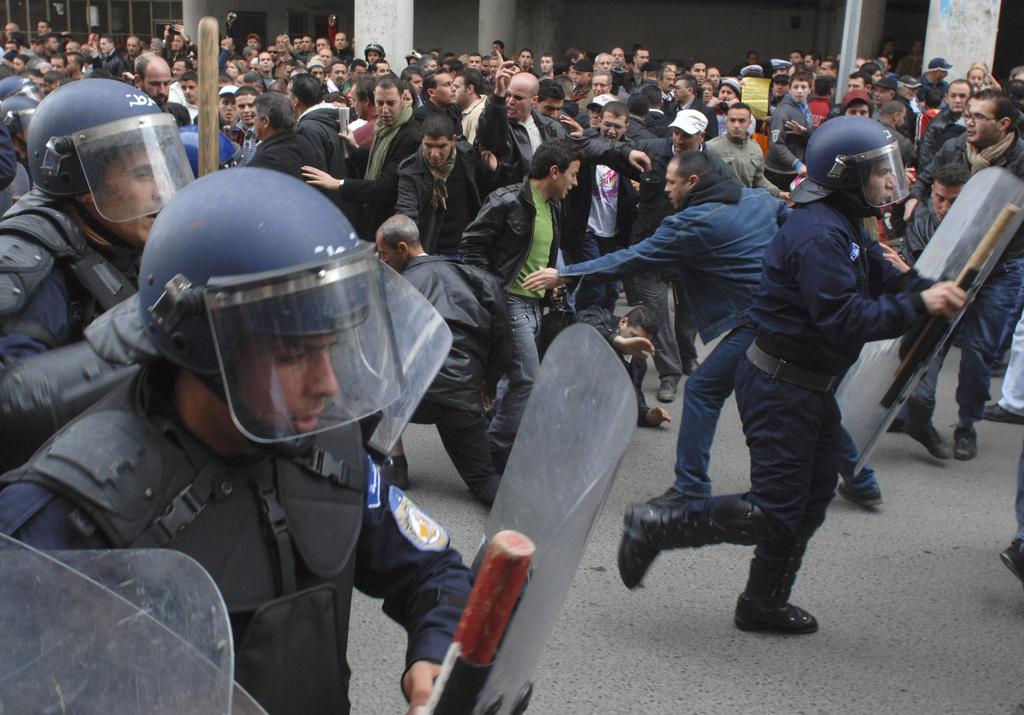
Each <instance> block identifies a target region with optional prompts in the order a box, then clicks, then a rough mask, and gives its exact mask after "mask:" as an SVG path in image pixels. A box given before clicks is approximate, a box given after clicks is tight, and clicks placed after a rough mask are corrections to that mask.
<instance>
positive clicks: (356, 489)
mask: <svg viewBox="0 0 1024 715" xmlns="http://www.w3.org/2000/svg"><path fill="white" fill-rule="evenodd" d="M175 374H176V371H175V369H174V368H171V367H170V366H168V365H167V364H166V363H155V364H153V365H151V366H150V367H148V368H146V370H145V371H143V373H142V374H141V375H140V376H138V377H136V378H135V379H133V380H131V381H129V382H127V383H124V384H123V385H122V386H120V387H119V388H118V389H117V390H115V391H114V392H113V393H112V394H111V395H109V396H108V397H107V398H106V399H105V400H104V401H102V402H101V403H100V404H98V405H96V406H95V407H94V408H93V409H92V410H90V411H89V412H87V413H85V414H84V415H82V416H81V417H80V418H78V419H77V420H76V421H75V422H72V423H71V424H70V425H68V427H66V428H65V429H64V430H62V431H61V432H60V433H59V434H58V435H56V436H55V437H54V438H53V439H52V440H50V442H48V443H47V445H45V446H44V448H43V449H42V450H40V452H39V453H37V454H36V456H35V457H34V458H33V459H32V460H31V461H30V462H29V463H28V464H26V465H25V466H23V467H21V468H19V469H17V470H15V471H14V472H10V473H8V474H6V475H4V476H3V477H2V478H0V481H2V482H5V483H6V484H7V486H6V487H4V488H3V490H2V491H0V532H3V533H6V534H10V535H12V536H14V537H16V538H18V539H20V540H22V541H24V542H25V543H28V544H30V545H32V546H36V547H38V548H42V549H81V548H91V549H97V548H112V547H115V548H116V547H123V548H126V547H133V548H153V547H156V548H171V549H176V550H180V551H182V552H184V553H186V554H188V555H190V556H191V557H193V558H195V559H196V560H197V561H199V563H201V564H202V565H203V566H204V567H205V568H206V569H207V570H208V571H209V572H210V573H211V575H212V576H213V578H214V580H215V581H216V582H217V585H218V587H219V588H220V589H221V591H222V593H223V594H224V597H225V602H226V603H227V606H228V610H229V613H230V615H231V618H232V626H233V630H234V635H235V647H236V649H237V654H236V679H237V680H238V681H239V683H240V684H241V685H243V687H245V688H246V689H247V690H249V692H250V693H252V694H253V695H254V697H256V698H257V700H259V701H260V702H261V704H263V705H264V706H265V707H267V708H268V710H269V711H270V712H272V713H281V712H286V713H288V712H294V713H317V712H332V713H335V712H347V711H348V708H349V705H348V699H347V685H348V680H349V670H348V666H347V664H346V661H345V649H346V642H347V630H348V620H349V606H350V601H351V592H352V587H353V586H354V587H356V588H359V589H360V590H361V591H363V592H365V593H367V594H368V595H370V596H374V597H378V598H383V599H384V611H385V612H386V613H387V614H388V615H389V616H390V617H391V618H393V619H394V620H396V621H398V622H399V623H400V624H402V625H403V626H404V627H405V628H406V629H407V631H408V632H409V646H408V650H407V653H406V663H407V665H411V664H412V663H414V662H416V661H419V660H426V661H431V662H435V663H440V662H441V661H442V660H443V658H444V654H445V651H446V649H447V647H448V645H449V643H450V641H451V637H452V635H453V633H454V630H455V627H456V625H457V623H458V619H459V616H460V614H461V611H462V606H463V605H464V603H465V598H466V596H467V595H468V593H469V589H470V586H471V577H470V573H469V572H468V570H467V569H466V568H465V567H464V566H463V565H462V561H461V558H460V556H459V554H458V553H457V552H456V551H455V550H453V549H452V548H451V546H450V544H449V540H448V536H447V533H446V532H445V531H444V529H443V528H441V527H440V526H439V525H438V524H437V523H436V522H435V521H433V520H432V519H431V518H430V517H429V516H427V515H426V514H424V513H423V512H422V511H420V510H419V509H418V508H417V507H416V506H415V505H414V504H413V503H412V502H411V501H409V499H408V498H407V497H406V496H405V495H404V493H403V492H402V491H401V490H400V489H398V488H397V487H394V486H392V485H390V484H388V483H387V482H384V481H382V480H381V478H380V473H379V470H378V469H377V467H376V466H375V465H374V464H373V463H372V462H371V461H370V460H369V458H368V457H367V455H366V453H365V452H364V451H363V448H362V442H361V439H360V436H359V428H358V425H353V426H351V427H348V428H341V429H338V430H333V431H331V432H330V433H327V434H326V435H324V436H323V437H322V441H323V442H324V446H323V447H319V448H314V449H312V450H310V451H308V452H306V453H304V454H303V455H302V456H298V457H291V456H278V455H275V454H274V453H271V452H267V453H264V454H263V455H261V456H258V457H253V458H250V459H245V460H231V461H229V460H224V459H221V458H219V457H217V456H216V455H215V454H214V453H212V452H211V451H210V450H209V449H208V448H207V447H206V446H205V445H203V444H202V443H200V442H198V441H197V440H196V439H195V438H194V437H193V436H192V435H190V434H189V433H188V432H187V431H186V430H185V428H184V427H183V426H182V424H181V423H180V422H179V421H178V419H177V418H176V417H175V415H174V413H173V411H172V410H171V409H170V408H169V407H167V406H168V405H170V404H173V399H172V397H171V390H172V389H173V378H174V375H175Z"/></svg>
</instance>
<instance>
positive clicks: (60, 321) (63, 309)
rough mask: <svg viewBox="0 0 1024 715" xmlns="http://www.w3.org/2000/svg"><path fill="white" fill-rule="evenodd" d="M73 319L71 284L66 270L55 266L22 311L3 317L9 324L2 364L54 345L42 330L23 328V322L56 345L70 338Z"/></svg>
mask: <svg viewBox="0 0 1024 715" xmlns="http://www.w3.org/2000/svg"><path fill="white" fill-rule="evenodd" d="M69 322H70V321H69V315H68V289H67V285H66V284H65V282H64V274H63V272H61V270H60V269H57V268H55V269H54V270H52V271H51V272H50V275H48V276H47V277H46V278H44V279H43V280H42V282H40V284H39V285H38V286H37V287H36V290H35V292H34V293H33V294H32V298H31V299H30V300H29V302H28V305H26V306H25V308H24V309H23V310H22V311H21V313H18V314H17V315H11V316H7V317H6V318H4V319H0V324H2V323H6V324H7V326H6V329H5V330H4V332H3V333H0V368H4V367H8V366H10V365H11V364H13V363H15V362H17V361H19V360H21V359H23V358H26V357H29V356H31V355H37V354H39V353H42V352H46V351H47V350H49V349H50V346H49V345H47V344H46V343H45V342H44V341H43V340H41V339H40V335H39V334H36V335H31V334H28V333H27V332H19V329H18V328H19V325H23V326H31V329H32V331H38V332H39V333H41V334H45V335H46V340H47V341H49V342H50V343H51V344H52V345H59V344H61V343H62V342H64V341H65V340H66V339H67V333H68V326H69Z"/></svg>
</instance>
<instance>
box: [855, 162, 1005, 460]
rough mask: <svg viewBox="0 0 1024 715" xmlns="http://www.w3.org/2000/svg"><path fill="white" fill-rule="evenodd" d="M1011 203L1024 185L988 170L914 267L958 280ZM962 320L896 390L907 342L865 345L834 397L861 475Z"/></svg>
mask: <svg viewBox="0 0 1024 715" xmlns="http://www.w3.org/2000/svg"><path fill="white" fill-rule="evenodd" d="M1007 204H1012V205H1015V206H1018V207H1021V208H1024V182H1021V181H1020V180H1019V179H1018V178H1016V177H1015V176H1014V175H1013V174H1011V173H1010V172H1008V171H1006V170H1005V169H999V168H989V169H984V170H982V171H980V172H978V173H977V174H975V175H974V176H973V177H971V180H970V181H968V182H967V184H966V185H965V186H964V188H963V191H961V192H960V195H959V196H958V197H957V200H956V203H954V204H953V208H952V209H950V211H949V213H948V214H946V217H945V219H943V221H942V223H941V224H939V228H938V229H937V230H936V232H935V235H934V236H932V239H931V241H929V243H928V246H927V247H926V248H925V250H924V252H923V253H922V254H921V257H920V258H919V259H918V260H917V263H916V264H915V265H914V268H915V269H916V270H917V272H918V273H919V274H920V275H922V276H924V277H925V278H931V279H934V280H944V281H945V280H955V279H956V277H957V276H958V274H959V273H960V271H961V270H962V269H963V268H964V266H966V265H967V262H968V260H969V259H970V257H971V255H972V254H973V253H974V250H975V248H977V247H978V244H980V243H981V240H982V238H983V237H984V236H985V234H986V233H987V232H988V230H989V227H990V226H992V224H993V223H994V222H995V220H996V217H997V216H998V215H999V213H1000V212H1001V211H1002V210H1003V207H1004V206H1006V205H1007ZM917 210H918V211H926V210H928V208H927V207H925V206H921V207H919V208H918V209H917ZM1022 220H1024V212H1022V213H1019V214H1017V216H1016V218H1015V219H1014V220H1012V221H1011V222H1010V223H1009V224H1008V225H1007V226H1006V228H1005V229H1004V230H1003V231H1002V234H1001V235H1000V236H999V238H998V240H997V242H996V244H995V249H994V250H993V251H992V253H991V255H990V256H989V258H988V260H987V261H986V262H985V263H984V265H983V266H982V267H981V269H980V270H979V271H978V274H977V277H976V278H975V279H974V282H973V284H972V286H971V288H970V290H969V291H968V302H970V301H971V300H973V298H974V296H975V295H976V294H977V292H978V290H979V289H980V288H981V286H982V285H984V283H985V280H986V279H987V278H988V275H989V273H991V271H992V268H993V267H994V266H995V264H996V263H998V262H999V259H1000V257H1001V256H1002V253H1003V249H1005V248H1006V245H1007V244H1008V243H1009V241H1010V238H1011V237H1012V236H1013V234H1014V233H1015V232H1016V231H1017V229H1018V227H1019V226H1020V225H1021V221H1022ZM962 315H963V311H961V312H960V314H959V315H957V317H956V319H955V320H952V321H950V323H949V326H948V328H947V329H946V331H945V333H944V335H943V336H942V338H941V340H939V341H938V343H937V344H936V345H935V348H934V349H933V350H932V351H931V354H930V355H928V356H927V357H926V358H925V359H923V360H921V361H920V362H919V364H918V367H917V369H916V372H915V373H914V374H913V377H912V378H911V379H909V380H907V381H906V382H901V383H900V384H898V385H894V380H895V379H896V376H897V371H898V369H899V368H900V366H901V363H902V361H903V355H901V353H904V354H905V352H906V348H907V345H906V344H905V343H904V338H896V339H893V340H879V341H876V342H872V343H868V344H867V345H865V346H864V350H863V351H861V354H860V358H859V359H858V360H857V362H856V363H854V365H853V367H851V368H850V370H849V372H847V374H846V377H845V378H844V379H843V382H842V384H841V385H840V386H839V390H838V391H837V393H836V399H837V400H838V401H839V407H840V409H841V410H842V415H843V427H844V428H845V429H846V431H847V432H849V433H850V436H851V437H852V438H853V441H854V444H856V445H857V448H858V450H860V460H859V462H858V464H857V466H856V468H855V470H860V468H861V467H862V466H863V465H864V463H865V462H866V461H867V459H868V457H869V456H870V454H871V451H872V450H873V449H874V446H875V444H876V443H877V441H878V439H879V437H881V435H882V434H883V433H884V432H885V430H886V428H887V427H888V426H889V423H890V422H892V420H893V418H894V417H895V416H896V413H897V412H899V410H900V407H902V405H903V403H904V402H905V401H906V400H907V398H908V397H909V396H910V394H911V393H912V392H913V390H914V388H915V387H916V386H917V384H918V382H920V379H921V376H922V375H923V374H924V371H925V369H927V366H928V364H929V363H930V362H931V358H932V357H934V355H935V354H937V353H938V352H939V350H941V349H942V348H943V347H944V345H945V344H946V342H947V341H948V340H949V338H950V336H951V335H952V333H953V330H954V329H955V328H956V325H957V322H959V320H960V317H961V316H962ZM901 348H902V349H901Z"/></svg>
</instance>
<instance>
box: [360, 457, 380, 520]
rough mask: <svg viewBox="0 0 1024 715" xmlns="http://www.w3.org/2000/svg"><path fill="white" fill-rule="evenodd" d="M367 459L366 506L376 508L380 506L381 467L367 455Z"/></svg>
mask: <svg viewBox="0 0 1024 715" xmlns="http://www.w3.org/2000/svg"><path fill="white" fill-rule="evenodd" d="M364 459H365V461H366V506H367V507H369V508H370V509H376V508H378V507H379V506H380V467H378V466H377V463H376V462H374V461H373V460H372V459H370V456H369V455H365V456H364Z"/></svg>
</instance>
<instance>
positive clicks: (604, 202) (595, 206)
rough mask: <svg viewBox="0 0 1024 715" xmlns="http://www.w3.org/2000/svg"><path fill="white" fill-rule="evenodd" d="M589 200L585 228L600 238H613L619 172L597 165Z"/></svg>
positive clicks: (617, 206) (616, 213) (617, 207)
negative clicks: (588, 214)
mask: <svg viewBox="0 0 1024 715" xmlns="http://www.w3.org/2000/svg"><path fill="white" fill-rule="evenodd" d="M590 198H591V201H590V217H589V218H588V219H587V228H588V229H589V230H591V231H593V232H594V233H595V234H596V235H598V236H601V237H602V238H612V237H614V236H615V228H616V223H617V218H618V213H619V172H617V171H615V170H614V169H609V168H608V167H607V166H601V165H599V166H598V167H597V170H596V172H595V179H594V189H593V191H592V192H591V197H590Z"/></svg>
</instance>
